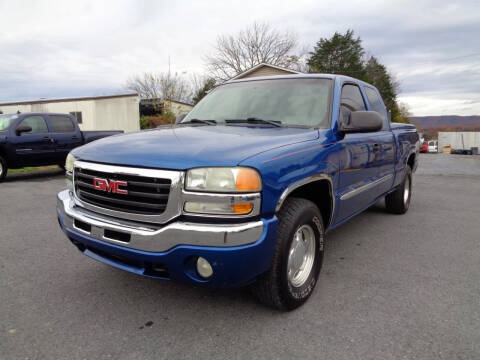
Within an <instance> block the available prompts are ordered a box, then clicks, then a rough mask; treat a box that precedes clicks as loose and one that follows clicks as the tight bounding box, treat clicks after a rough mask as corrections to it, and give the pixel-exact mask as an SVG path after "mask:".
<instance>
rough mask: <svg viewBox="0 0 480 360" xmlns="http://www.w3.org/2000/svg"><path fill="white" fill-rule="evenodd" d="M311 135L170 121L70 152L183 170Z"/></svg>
mask: <svg viewBox="0 0 480 360" xmlns="http://www.w3.org/2000/svg"><path fill="white" fill-rule="evenodd" d="M317 138H318V130H313V129H298V128H285V127H275V128H272V127H262V126H234V125H230V126H224V125H217V126H209V125H202V126H185V125H180V126H178V125H174V126H168V127H163V128H158V129H154V130H148V131H140V132H136V133H130V134H125V135H117V136H111V137H107V138H104V139H101V140H98V141H94V142H92V143H90V144H87V145H84V146H82V147H79V148H77V149H75V150H74V151H73V152H72V154H73V155H74V156H75V157H76V158H78V159H81V160H86V161H92V162H99V163H106V164H117V165H126V166H140V167H155V168H160V169H174V170H184V169H188V168H192V167H198V166H235V165H237V164H239V163H240V162H241V161H242V160H244V159H246V158H249V157H251V156H253V155H257V154H259V153H261V152H264V151H267V150H271V149H274V148H277V147H281V146H285V145H289V144H293V143H298V142H304V141H311V140H315V139H317Z"/></svg>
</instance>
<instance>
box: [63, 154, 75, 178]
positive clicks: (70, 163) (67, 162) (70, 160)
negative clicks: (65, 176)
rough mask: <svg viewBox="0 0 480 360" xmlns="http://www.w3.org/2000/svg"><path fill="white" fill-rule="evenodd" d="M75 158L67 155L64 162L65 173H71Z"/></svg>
mask: <svg viewBox="0 0 480 360" xmlns="http://www.w3.org/2000/svg"><path fill="white" fill-rule="evenodd" d="M75 160H76V159H75V157H74V156H73V155H72V153H68V155H67V160H65V171H66V172H67V173H70V174H71V173H73V163H74V162H75Z"/></svg>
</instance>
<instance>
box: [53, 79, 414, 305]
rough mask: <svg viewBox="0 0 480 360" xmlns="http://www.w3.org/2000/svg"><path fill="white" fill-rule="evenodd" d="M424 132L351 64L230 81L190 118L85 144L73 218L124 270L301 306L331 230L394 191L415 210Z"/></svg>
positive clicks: (393, 202) (77, 239) (80, 236)
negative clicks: (395, 115)
mask: <svg viewBox="0 0 480 360" xmlns="http://www.w3.org/2000/svg"><path fill="white" fill-rule="evenodd" d="M419 147H420V144H419V136H418V133H417V132H416V129H415V127H414V126H412V125H409V124H392V123H390V121H389V119H388V116H387V112H386V109H385V106H384V104H383V101H382V99H381V96H380V94H379V92H378V90H377V89H376V88H375V87H373V86H372V85H370V84H367V83H364V82H362V81H360V80H357V79H353V78H350V77H345V76H339V75H327V74H305V75H287V76H273V77H264V78H254V79H245V80H237V81H230V82H227V83H225V84H223V85H221V86H218V87H217V88H216V89H214V90H213V91H212V92H211V93H209V94H208V95H207V96H206V97H205V98H204V99H202V101H200V102H199V103H198V104H197V105H196V106H195V107H194V108H193V110H192V111H191V112H190V113H189V114H188V115H187V116H186V117H185V118H184V119H182V120H181V121H180V122H179V123H177V124H174V125H171V126H164V127H160V128H158V129H154V130H150V131H143V132H137V133H133V134H128V135H124V136H117V137H112V138H107V139H104V140H100V141H98V142H95V143H92V144H89V145H85V146H82V147H80V148H77V149H75V150H74V151H72V152H71V153H70V154H69V156H68V158H67V162H66V170H67V177H68V178H69V179H70V187H69V188H68V189H66V190H64V191H62V192H60V193H59V194H58V203H57V214H58V218H59V223H60V227H61V228H62V230H63V231H64V232H65V233H66V235H67V237H68V238H69V239H70V241H71V242H72V243H73V244H74V245H75V246H76V247H77V248H78V249H79V250H80V251H81V252H82V253H83V254H85V255H87V256H89V257H91V258H93V259H95V260H98V261H101V262H103V263H105V264H108V265H111V266H114V267H116V268H119V269H122V270H125V271H129V272H132V273H135V274H139V275H143V276H148V277H154V278H159V279H164V280H173V281H179V282H187V283H192V284H198V285H204V286H212V287H239V286H246V285H252V286H253V288H254V289H255V293H256V294H257V296H258V298H259V299H260V300H261V301H262V302H263V303H265V304H267V305H269V306H272V307H274V308H277V309H282V310H291V309H294V308H296V307H298V306H300V305H301V304H303V303H304V302H305V301H306V300H307V299H308V297H309V296H310V295H311V293H312V291H313V289H314V287H315V284H316V282H317V279H318V274H319V272H320V269H321V266H322V261H323V249H324V241H325V238H326V234H327V233H328V231H330V230H331V229H334V228H336V227H338V226H340V225H342V224H343V223H345V222H346V221H348V220H349V219H350V218H352V217H353V216H355V215H357V214H359V213H360V212H362V211H363V210H365V209H366V208H368V207H369V206H371V205H372V204H374V203H375V202H377V201H379V200H381V199H383V198H385V201H386V207H387V210H389V211H390V212H392V213H394V214H403V213H405V212H406V211H407V210H408V208H409V206H410V200H411V196H412V189H413V187H412V176H413V173H414V171H415V169H416V167H417V159H418V156H417V155H418V151H419Z"/></svg>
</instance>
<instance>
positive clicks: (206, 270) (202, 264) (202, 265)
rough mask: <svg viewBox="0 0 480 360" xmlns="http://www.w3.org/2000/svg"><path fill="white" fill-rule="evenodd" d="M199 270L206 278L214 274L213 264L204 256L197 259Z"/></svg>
mask: <svg viewBox="0 0 480 360" xmlns="http://www.w3.org/2000/svg"><path fill="white" fill-rule="evenodd" d="M197 271H198V273H199V274H200V276H201V277H203V278H205V279H206V278H209V277H210V276H212V274H213V269H212V266H211V265H210V263H209V262H208V261H207V260H206V259H204V258H202V257H199V258H198V259H197Z"/></svg>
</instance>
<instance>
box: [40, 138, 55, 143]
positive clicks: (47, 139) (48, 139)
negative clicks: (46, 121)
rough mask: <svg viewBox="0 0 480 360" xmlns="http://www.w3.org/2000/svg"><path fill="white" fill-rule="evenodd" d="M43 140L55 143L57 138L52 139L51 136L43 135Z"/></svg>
mask: <svg viewBox="0 0 480 360" xmlns="http://www.w3.org/2000/svg"><path fill="white" fill-rule="evenodd" d="M43 140H45V141H49V142H51V143H54V142H55V139H52V138H51V137H50V136H44V137H43Z"/></svg>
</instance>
